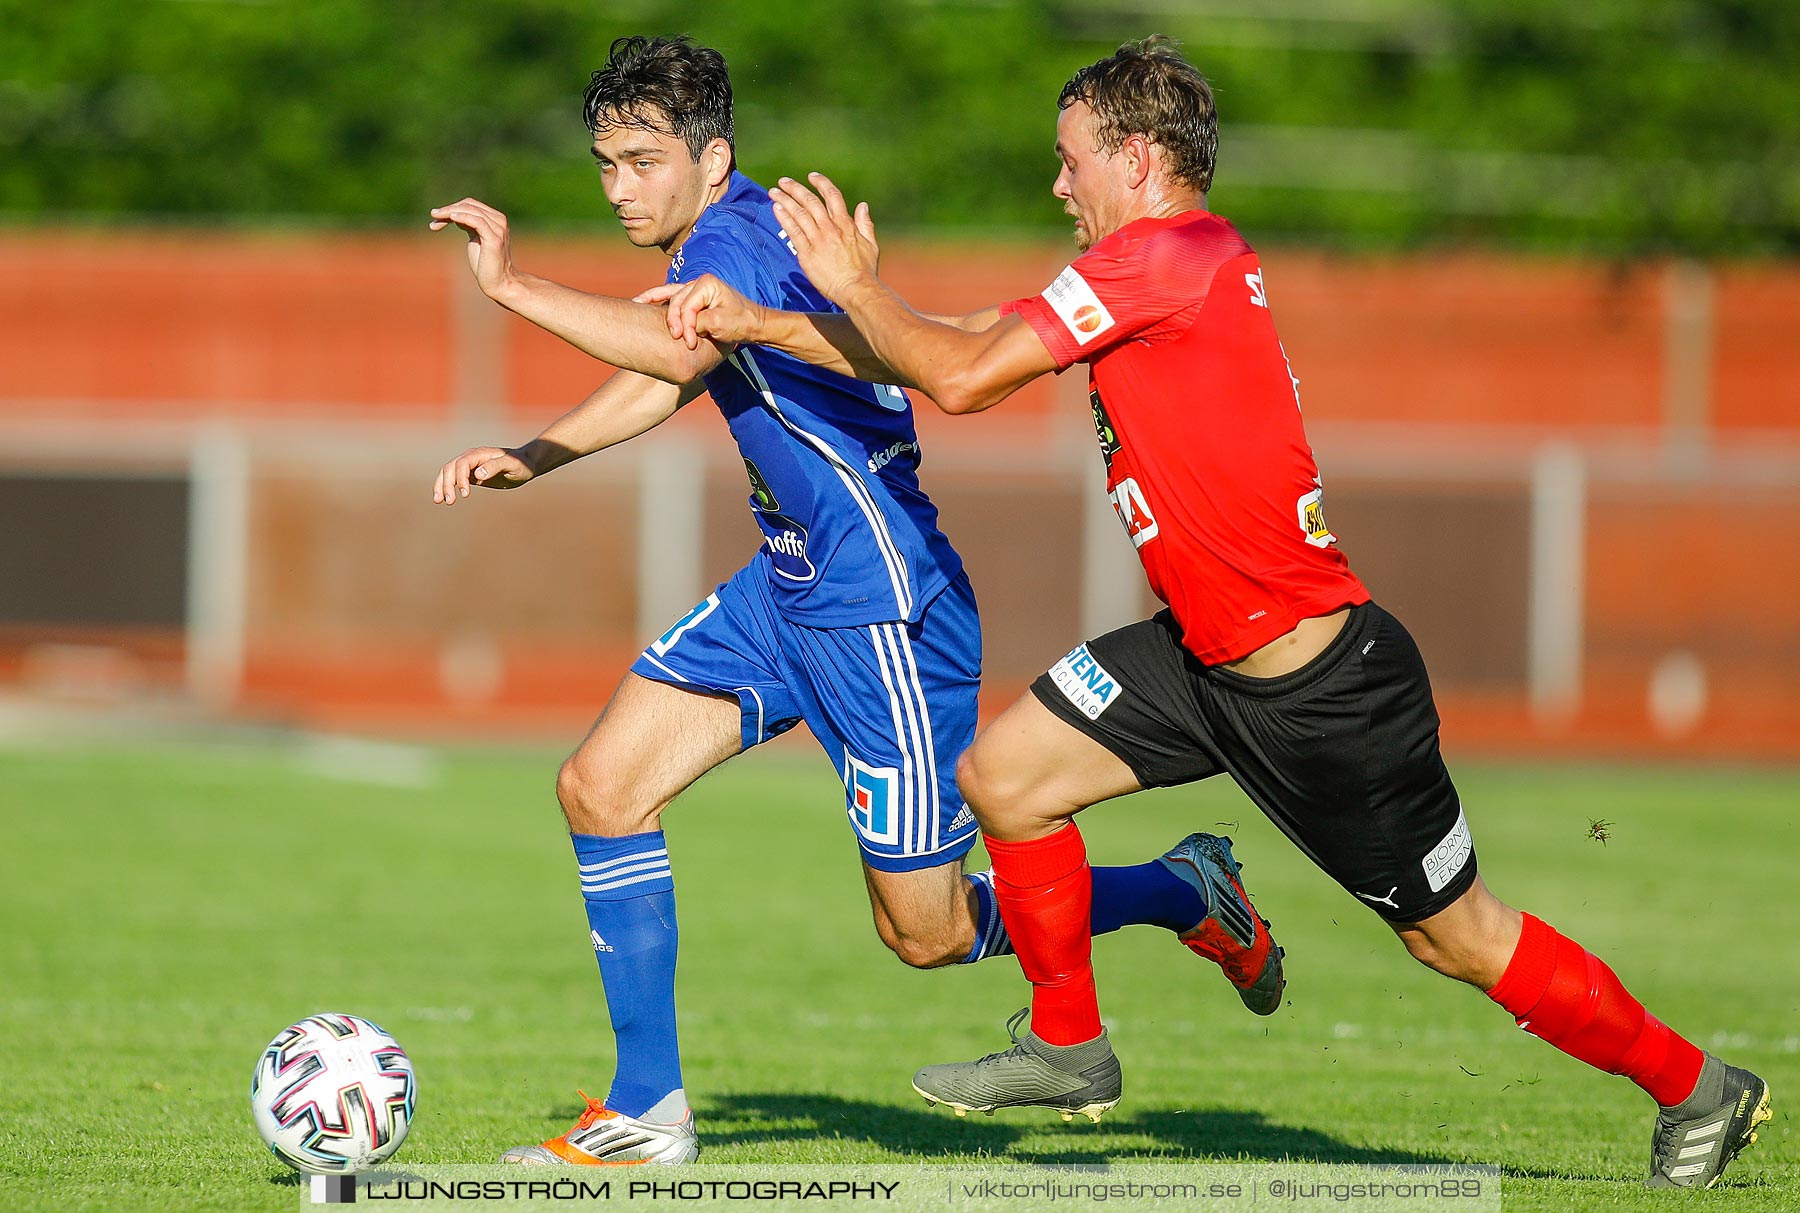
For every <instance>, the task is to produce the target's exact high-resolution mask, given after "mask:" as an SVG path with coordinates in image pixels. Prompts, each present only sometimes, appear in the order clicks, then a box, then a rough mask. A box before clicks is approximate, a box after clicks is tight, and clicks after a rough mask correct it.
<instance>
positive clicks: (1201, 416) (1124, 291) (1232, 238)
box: [1001, 210, 1369, 665]
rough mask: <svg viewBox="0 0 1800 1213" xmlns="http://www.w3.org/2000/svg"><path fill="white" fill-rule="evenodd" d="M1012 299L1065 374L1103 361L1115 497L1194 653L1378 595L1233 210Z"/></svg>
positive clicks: (1106, 246) (1140, 228)
mask: <svg viewBox="0 0 1800 1213" xmlns="http://www.w3.org/2000/svg"><path fill="white" fill-rule="evenodd" d="M1001 311H1002V312H1003V313H1005V312H1017V313H1019V315H1021V316H1023V317H1024V318H1025V320H1026V321H1027V322H1028V323H1029V324H1030V325H1031V327H1032V329H1033V331H1035V332H1036V333H1037V335H1038V337H1039V338H1041V339H1042V340H1043V342H1044V345H1045V347H1046V348H1048V349H1049V351H1050V353H1051V354H1052V355H1054V356H1055V358H1056V365H1057V368H1058V370H1059V371H1061V370H1066V369H1067V368H1068V367H1070V366H1071V365H1073V364H1074V363H1077V362H1086V363H1087V364H1088V382H1089V387H1090V393H1089V399H1090V401H1091V402H1092V404H1093V409H1094V428H1095V430H1096V431H1097V433H1098V434H1099V438H1100V450H1101V453H1102V454H1103V455H1104V456H1105V458H1106V490H1107V496H1108V497H1110V498H1111V499H1112V503H1113V508H1114V510H1116V511H1117V512H1118V515H1119V520H1120V521H1121V522H1123V523H1124V524H1125V531H1126V533H1127V534H1129V535H1130V536H1131V542H1132V543H1133V544H1135V545H1136V547H1137V553H1138V558H1139V559H1140V560H1142V561H1143V563H1144V572H1145V574H1146V575H1148V577H1149V578H1150V588H1151V589H1152V590H1154V591H1155V592H1156V596H1157V597H1158V598H1160V599H1162V600H1163V601H1164V602H1165V603H1167V604H1168V605H1169V608H1170V609H1171V610H1172V611H1173V612H1174V614H1175V620H1176V622H1177V623H1179V624H1180V625H1181V629H1182V641H1183V643H1184V644H1185V645H1186V646H1187V648H1188V650H1189V651H1190V652H1192V653H1193V654H1194V656H1196V657H1198V658H1199V659H1200V660H1201V661H1203V662H1205V663H1206V664H1208V665H1216V664H1219V663H1221V662H1227V661H1235V660H1237V659H1238V658H1240V657H1245V656H1248V655H1249V654H1251V653H1254V652H1255V651H1256V650H1257V649H1260V648H1261V647H1262V646H1264V645H1265V644H1268V643H1269V642H1270V641H1272V640H1276V639H1278V638H1280V637H1281V636H1285V635H1286V634H1287V633H1288V632H1290V631H1292V630H1293V629H1294V627H1295V626H1296V625H1297V624H1298V623H1299V622H1300V621H1301V620H1303V619H1307V618H1310V617H1312V616H1315V615H1328V614H1330V613H1331V612H1333V611H1335V610H1337V609H1338V608H1340V607H1343V606H1349V605H1353V604H1355V603H1360V602H1367V601H1368V600H1369V592H1368V591H1367V590H1366V589H1364V588H1363V585H1362V582H1360V581H1359V580H1357V578H1356V575H1355V574H1354V573H1352V572H1351V571H1350V564H1349V561H1347V560H1345V559H1344V556H1343V553H1341V552H1339V551H1338V550H1337V547H1336V544H1337V536H1335V535H1333V534H1332V533H1331V531H1330V530H1329V529H1328V528H1327V527H1326V525H1325V512H1324V508H1323V506H1322V505H1321V502H1320V497H1321V489H1320V484H1319V468H1318V464H1317V463H1316V462H1315V461H1314V459H1313V453H1312V448H1311V447H1310V446H1309V445H1307V441H1306V433H1305V430H1304V429H1303V428H1302V426H1301V423H1300V400H1299V394H1298V383H1299V381H1298V380H1296V379H1295V378H1294V377H1293V373H1292V371H1291V370H1290V369H1289V368H1288V361H1287V354H1286V352H1285V351H1284V350H1283V349H1282V348H1281V342H1280V340H1279V339H1278V338H1277V337H1276V335H1275V324H1274V321H1273V320H1272V319H1271V318H1270V316H1269V303H1268V298H1267V296H1266V295H1265V293H1264V291H1263V278H1262V269H1261V267H1260V266H1259V265H1258V263H1257V260H1256V253H1255V251H1254V250H1252V249H1251V247H1250V246H1249V244H1247V243H1246V242H1245V241H1244V238H1243V237H1242V236H1240V235H1239V234H1238V232H1237V229H1236V228H1234V227H1232V226H1231V224H1230V222H1229V221H1227V220H1225V219H1224V218H1221V217H1220V216H1218V215H1214V214H1210V213H1208V212H1206V211H1203V210H1193V211H1184V212H1182V213H1181V214H1179V215H1175V216H1172V217H1170V218H1167V219H1139V220H1136V221H1135V222H1132V223H1128V224H1126V225H1125V226H1124V227H1122V228H1120V229H1119V230H1118V231H1117V232H1114V233H1113V234H1112V235H1111V236H1108V237H1107V238H1106V239H1105V240H1102V241H1100V242H1099V243H1098V244H1096V245H1094V247H1093V248H1091V249H1089V250H1088V251H1087V252H1085V253H1083V254H1082V255H1081V256H1080V257H1078V258H1077V259H1076V260H1075V262H1074V263H1073V264H1072V265H1070V266H1069V267H1068V268H1067V269H1065V270H1064V271H1063V272H1062V273H1061V274H1060V275H1059V276H1058V277H1057V279H1056V281H1055V282H1052V283H1051V284H1050V286H1049V288H1048V289H1046V290H1045V291H1044V293H1043V294H1041V295H1034V296H1032V297H1030V298H1028V299H1019V300H1015V301H1014V302H1012V303H1008V304H1005V305H1003V306H1002V308H1001Z"/></svg>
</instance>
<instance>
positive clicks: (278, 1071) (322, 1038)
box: [250, 1013, 415, 1175]
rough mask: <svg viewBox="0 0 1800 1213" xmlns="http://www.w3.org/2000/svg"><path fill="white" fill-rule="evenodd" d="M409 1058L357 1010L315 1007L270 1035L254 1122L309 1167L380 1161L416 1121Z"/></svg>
mask: <svg viewBox="0 0 1800 1213" xmlns="http://www.w3.org/2000/svg"><path fill="white" fill-rule="evenodd" d="M414 1094H415V1086H414V1082H413V1068H412V1059H411V1058H409V1057H408V1056H407V1055H406V1050H405V1049H402V1048H401V1047H400V1043H399V1042H398V1041H396V1040H395V1039H394V1038H393V1037H392V1036H389V1035H388V1034H387V1033H386V1032H384V1031H382V1030H381V1028H380V1027H378V1026H377V1025H375V1024H373V1023H370V1022H369V1021H368V1020H366V1019H360V1018H358V1017H357V1016H355V1015H340V1014H334V1013H327V1014H323V1015H313V1016H309V1017H308V1018H306V1019H303V1020H301V1021H300V1022H299V1023H297V1024H294V1025H293V1026H291V1027H288V1028H284V1029H282V1031H281V1034H280V1035H278V1036H276V1037H275V1039H274V1040H272V1041H270V1042H269V1047H268V1048H266V1049H264V1050H263V1054H262V1057H260V1058H259V1059H258V1060H257V1063H256V1073H255V1074H254V1075H252V1076H251V1079H250V1111H251V1113H252V1115H254V1116H255V1118H256V1130H257V1132H259V1133H261V1134H262V1139H263V1141H265V1142H267V1143H268V1146H269V1149H270V1150H271V1151H273V1152H274V1154H275V1157H277V1158H279V1159H280V1160H281V1161H282V1162H285V1163H286V1164H287V1165H288V1166H290V1167H293V1168H294V1169H295V1170H297V1171H305V1172H307V1173H308V1174H312V1175H349V1174H354V1173H356V1172H358V1171H366V1170H368V1169H369V1168H370V1167H373V1166H376V1165H377V1164H379V1163H380V1162H382V1161H383V1160H384V1159H386V1158H387V1157H388V1156H389V1155H391V1154H393V1152H394V1151H395V1150H398V1149H399V1148H400V1143H401V1142H403V1141H405V1140H406V1130H407V1128H408V1126H409V1125H411V1123H412V1114H413V1098H414Z"/></svg>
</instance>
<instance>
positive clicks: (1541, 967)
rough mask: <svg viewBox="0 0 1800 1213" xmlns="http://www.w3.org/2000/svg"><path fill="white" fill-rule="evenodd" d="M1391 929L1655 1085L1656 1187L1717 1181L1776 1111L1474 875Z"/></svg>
mask: <svg viewBox="0 0 1800 1213" xmlns="http://www.w3.org/2000/svg"><path fill="white" fill-rule="evenodd" d="M1390 925H1392V926H1393V928H1394V931H1395V933H1396V934H1398V935H1399V936H1400V940H1401V942H1402V943H1404V944H1405V945H1406V950H1407V951H1409V952H1411V953H1412V955H1413V956H1414V957H1415V958H1416V959H1417V960H1419V961H1420V962H1421V963H1423V964H1425V965H1427V966H1429V967H1430V968H1432V969H1435V970H1437V971H1438V972H1439V973H1442V974H1444V975H1445V976H1446V977H1454V978H1456V979H1457V980H1458V981H1465V982H1468V983H1469V984H1470V985H1472V986H1475V987H1476V988H1478V989H1480V990H1482V991H1484V992H1485V993H1486V994H1487V995H1488V997H1490V998H1492V999H1493V1000H1494V1001H1495V1002H1497V1003H1499V1004H1500V1005H1501V1006H1502V1007H1504V1008H1505V1009H1506V1010H1507V1011H1509V1012H1510V1013H1512V1015H1513V1016H1514V1017H1515V1018H1516V1019H1517V1020H1518V1022H1519V1026H1520V1027H1522V1028H1524V1029H1525V1030H1526V1031H1528V1032H1530V1033H1531V1034H1532V1035H1534V1036H1537V1037H1538V1038H1540V1039H1542V1040H1544V1041H1546V1042H1548V1043H1549V1044H1551V1045H1553V1046H1555V1047H1556V1048H1558V1049H1560V1050H1562V1051H1563V1052H1565V1053H1567V1054H1569V1055H1570V1056H1571V1057H1574V1058H1576V1059H1577V1060H1580V1061H1585V1062H1587V1063H1588V1064H1589V1065H1591V1066H1594V1067H1596V1068H1597V1069H1601V1070H1605V1071H1607V1072H1608V1073H1611V1074H1622V1075H1624V1076H1625V1077H1627V1078H1629V1079H1631V1080H1632V1081H1633V1082H1635V1083H1637V1084H1638V1085H1639V1086H1640V1087H1642V1088H1643V1089H1644V1090H1645V1091H1646V1092H1648V1093H1649V1094H1650V1096H1651V1097H1652V1098H1653V1099H1655V1100H1656V1102H1657V1105H1658V1114H1657V1119H1656V1127H1655V1130H1654V1132H1653V1133H1652V1136H1651V1143H1650V1180H1649V1182H1650V1184H1651V1186H1653V1187H1711V1186H1712V1185H1713V1184H1714V1183H1716V1182H1718V1179H1719V1176H1720V1174H1721V1173H1722V1172H1723V1171H1724V1169H1725V1166H1726V1164H1728V1163H1729V1162H1730V1161H1731V1160H1732V1159H1733V1158H1735V1157H1737V1155H1738V1153H1739V1152H1740V1151H1742V1150H1743V1149H1744V1148H1745V1147H1746V1146H1749V1145H1750V1144H1751V1143H1752V1142H1754V1141H1755V1140H1756V1128H1757V1126H1758V1125H1760V1124H1762V1123H1763V1122H1764V1121H1767V1120H1768V1119H1770V1117H1771V1116H1772V1115H1773V1112H1772V1111H1771V1110H1770V1104H1769V1084H1768V1083H1766V1082H1764V1081H1763V1080H1762V1079H1761V1078H1758V1077H1757V1076H1756V1075H1754V1074H1752V1073H1750V1072H1749V1071H1748V1070H1742V1069H1739V1068H1737V1067H1736V1066H1731V1065H1727V1064H1726V1063H1725V1062H1723V1061H1721V1060H1720V1059H1719V1058H1717V1057H1714V1056H1713V1055H1712V1054H1710V1053H1703V1052H1701V1051H1700V1050H1699V1049H1698V1048H1696V1047H1695V1046H1694V1045H1692V1044H1690V1043H1689V1042H1688V1041H1686V1040H1684V1039H1682V1038H1681V1037H1680V1036H1679V1035H1677V1034H1676V1033H1675V1032H1673V1031H1672V1030H1670V1029H1669V1028H1668V1027H1667V1026H1665V1025H1664V1024H1663V1023H1662V1022H1661V1021H1660V1020H1658V1019H1657V1018H1656V1017H1655V1016H1654V1015H1651V1014H1650V1013H1649V1012H1647V1011H1645V1010H1644V1007H1643V1004H1642V1003H1640V1002H1638V1000H1637V999H1635V998H1633V997H1632V996H1631V994H1630V993H1629V992H1628V991H1627V990H1626V989H1625V987H1624V985H1623V984H1621V983H1620V981H1619V979H1618V978H1617V977H1616V976H1615V975H1614V974H1613V971H1612V970H1611V969H1610V968H1608V967H1607V966H1606V964H1605V962H1603V961H1601V960H1600V959H1599V958H1598V957H1596V956H1595V955H1593V954H1592V953H1591V952H1588V951H1586V950H1584V949H1583V948H1582V947H1581V945H1580V944H1577V943H1575V942H1574V941H1573V940H1571V939H1568V938H1567V937H1566V936H1563V935H1561V934H1559V933H1558V932H1557V931H1556V930H1555V928H1553V927H1551V926H1549V925H1547V924H1545V923H1544V922H1542V921H1541V920H1539V919H1537V918H1534V917H1532V916H1530V915H1528V914H1521V913H1520V912H1519V911H1518V910H1515V909H1513V908H1512V907H1511V906H1509V905H1507V904H1506V903H1505V902H1503V901H1501V900H1500V899H1499V898H1498V897H1495V896H1494V895H1493V893H1492V892H1490V891H1489V890H1488V887H1487V885H1486V884H1485V883H1483V882H1482V880H1481V879H1480V878H1479V877H1477V878H1476V880H1475V883H1474V884H1473V885H1471V886H1470V887H1469V891H1468V892H1466V893H1464V894H1463V895H1462V896H1461V897H1459V898H1457V900H1456V901H1454V902H1452V903H1451V905H1450V906H1449V907H1448V908H1447V909H1445V910H1443V911H1441V912H1440V913H1437V914H1434V915H1432V916H1431V917H1430V918H1427V919H1425V920H1424V921H1422V922H1411V923H1392V924H1390Z"/></svg>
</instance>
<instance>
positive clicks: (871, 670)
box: [631, 564, 981, 872]
mask: <svg viewBox="0 0 1800 1213" xmlns="http://www.w3.org/2000/svg"><path fill="white" fill-rule="evenodd" d="M631 672H632V673H634V674H639V675H642V676H643V677H645V678H650V679H654V680H655V681H657V682H664V683H669V684H671V685H674V686H691V687H695V688H698V689H703V690H707V691H714V692H719V693H722V694H726V695H733V696H735V697H736V698H737V701H738V705H739V707H740V708H741V709H742V710H743V728H744V748H745V749H746V750H747V749H749V748H750V747H751V746H753V745H756V744H757V743H758V742H762V741H766V740H768V739H769V738H771V737H774V736H776V735H777V734H780V733H785V732H786V731H787V730H789V729H791V728H793V727H794V725H796V724H798V723H799V722H800V721H802V720H804V721H805V722H806V727H807V728H809V729H811V730H812V733H813V736H814V737H817V738H818V739H819V744H820V745H822V746H824V747H825V752H826V753H827V754H828V755H830V756H831V760H832V763H833V764H834V765H835V766H836V768H837V770H838V773H839V774H840V775H841V776H842V777H843V780H844V794H845V800H846V809H847V812H848V814H849V818H850V825H851V828H852V829H854V830H855V831H856V843H857V846H859V847H861V848H862V856H863V860H864V862H866V863H867V864H868V865H869V866H870V867H872V868H876V869H878V870H880V871H883V872H911V871H916V870H918V869H920V868H931V867H936V866H937V865H939V864H942V863H949V862H951V861H953V860H959V859H961V858H962V857H963V856H964V855H965V854H967V853H968V851H969V848H970V847H972V846H974V845H975V834H976V825H975V817H974V814H972V813H971V812H970V811H969V810H968V809H967V808H966V807H965V806H964V805H963V802H962V797H961V795H960V794H959V793H958V792H957V790H956V760H957V759H958V758H959V757H961V756H962V752H963V751H964V750H966V749H967V748H968V747H969V743H970V742H972V741H973V740H974V739H975V693H976V689H977V687H978V686H979V685H980V682H981V619H980V616H979V615H978V614H977V613H976V609H975V593H974V591H973V590H972V589H971V588H970V586H969V579H968V576H967V575H966V574H959V575H958V576H957V578H956V579H955V580H954V581H952V582H951V583H950V584H949V585H948V586H946V587H945V589H944V590H943V592H942V593H940V594H939V595H938V596H937V597H936V598H935V599H933V600H932V602H931V604H930V605H929V606H928V607H926V609H925V614H924V616H923V617H922V618H921V619H920V620H919V622H917V623H913V624H906V623H877V624H869V625H867V626H863V627H847V628H810V627H805V626H803V625H801V624H797V623H794V622H793V621H792V620H790V619H788V618H787V617H786V616H785V615H783V614H782V613H781V612H780V610H778V609H777V608H776V606H775V601H774V598H773V596H772V595H771V593H770V591H769V584H768V579H767V574H766V573H765V572H764V571H763V570H762V568H761V567H759V566H758V565H755V564H752V565H750V566H749V567H747V568H745V569H743V570H741V571H740V572H739V573H738V574H737V575H736V576H735V577H733V578H732V579H731V580H730V581H727V582H726V583H725V584H723V585H721V586H720V587H719V588H718V589H717V590H716V591H715V592H714V593H712V594H710V595H708V596H707V598H706V600H705V601H704V602H702V603H700V604H699V605H698V606H696V607H695V608H694V609H693V610H691V611H689V612H688V613H687V614H686V615H683V616H682V617H681V618H680V619H679V620H677V621H676V622H675V626H674V627H672V628H670V629H669V630H668V631H667V632H664V633H663V634H662V636H661V637H660V638H659V639H657V640H656V641H655V643H653V644H652V645H651V646H650V647H649V648H647V649H645V650H644V652H643V655H642V656H640V657H639V658H638V659H637V661H635V662H634V663H632V666H631Z"/></svg>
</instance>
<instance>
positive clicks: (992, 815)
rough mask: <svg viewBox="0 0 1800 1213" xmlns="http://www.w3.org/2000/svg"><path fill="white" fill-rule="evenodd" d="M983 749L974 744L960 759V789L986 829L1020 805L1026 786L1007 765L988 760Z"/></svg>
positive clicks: (964, 798) (958, 782) (957, 772)
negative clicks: (985, 760)
mask: <svg viewBox="0 0 1800 1213" xmlns="http://www.w3.org/2000/svg"><path fill="white" fill-rule="evenodd" d="M979 749H980V747H979V746H971V747H970V748H968V749H966V750H964V751H963V754H962V757H961V758H958V759H957V760H956V788H957V791H959V792H961V793H962V798H963V803H964V804H966V805H968V806H969V809H970V811H971V812H973V813H974V814H975V819H976V820H977V821H979V822H980V823H981V825H982V828H983V829H986V828H987V826H988V824H989V823H990V822H991V821H995V820H998V819H1002V818H1004V817H1006V816H1007V815H1008V814H1009V812H1010V811H1011V810H1013V809H1014V808H1015V807H1016V806H1017V805H1018V804H1019V801H1020V800H1021V798H1022V796H1023V794H1024V792H1025V788H1024V786H1023V784H1022V783H1021V781H1019V780H1018V779H1016V778H1013V777H1011V776H1010V775H1009V774H1008V773H1007V772H1006V770H1005V769H1004V768H1001V767H996V766H995V764H993V763H991V762H984V761H983V760H982V759H981V756H980V755H979V753H978V752H977V751H978V750H979Z"/></svg>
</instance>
